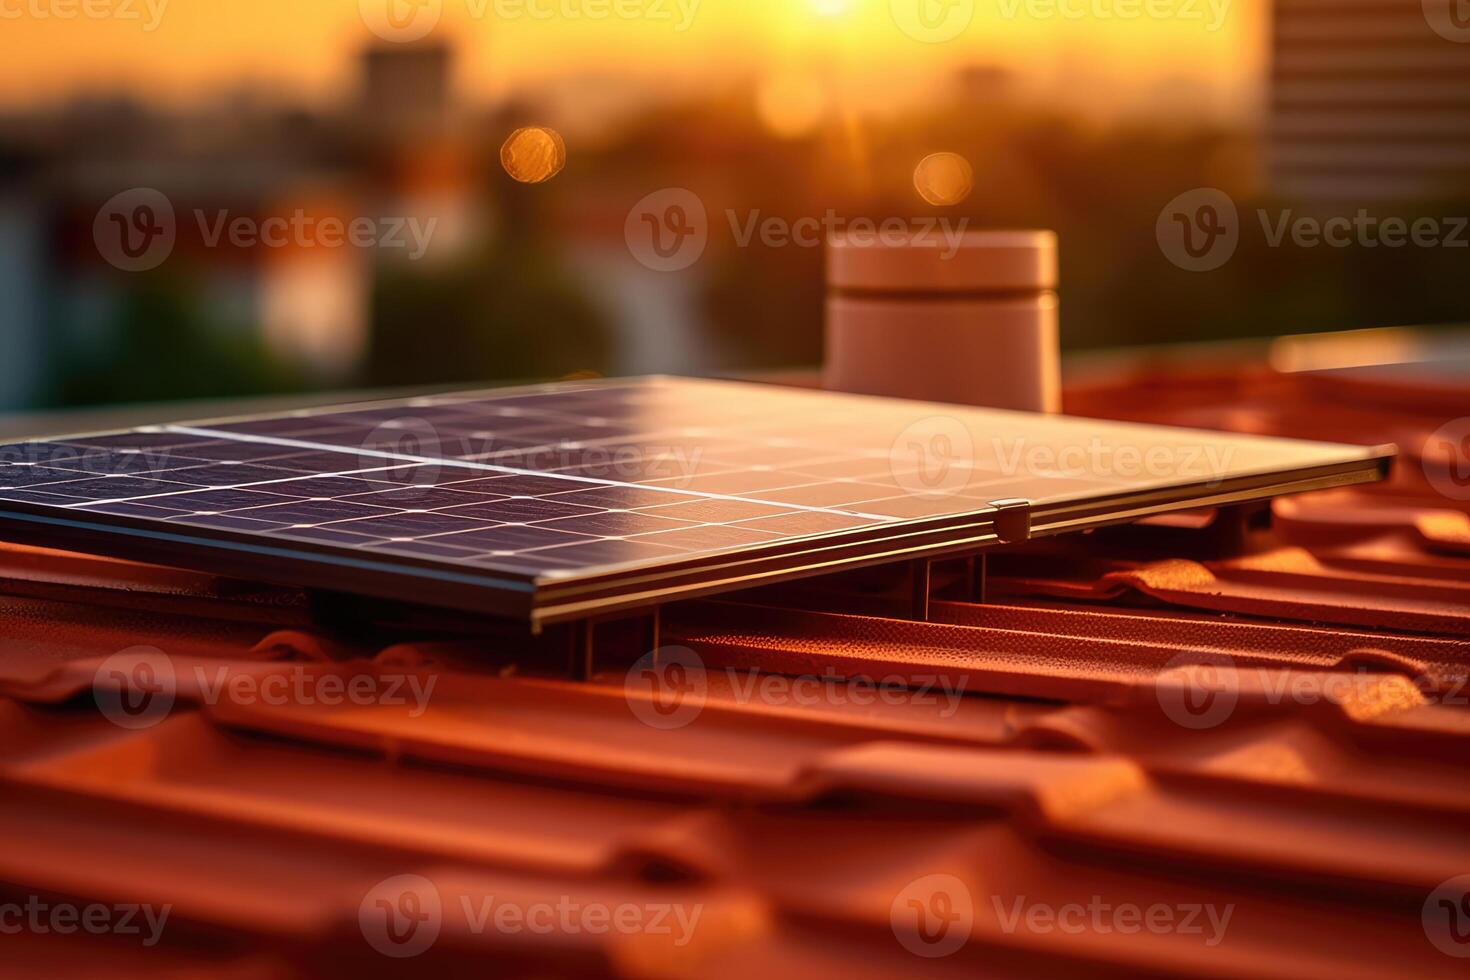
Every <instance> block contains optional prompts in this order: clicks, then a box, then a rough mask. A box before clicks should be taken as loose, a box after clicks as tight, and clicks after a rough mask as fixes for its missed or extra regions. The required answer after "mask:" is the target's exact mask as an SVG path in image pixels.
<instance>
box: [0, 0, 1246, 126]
mask: <svg viewBox="0 0 1470 980" xmlns="http://www.w3.org/2000/svg"><path fill="white" fill-rule="evenodd" d="M1163 2H1164V3H1165V4H1166V5H1168V4H1171V3H1172V9H1174V10H1176V11H1177V16H1173V17H1170V18H1166V19H1149V18H1146V17H1135V18H1132V19H1126V18H1125V17H1123V16H1120V11H1123V10H1124V9H1125V8H1127V7H1128V5H1129V0H0V39H3V45H4V52H5V57H4V58H3V59H0V100H3V101H4V102H6V103H9V104H17V103H21V104H23V103H31V102H36V101H49V100H51V99H55V98H58V97H65V96H67V95H69V94H71V93H74V92H77V91H82V90H91V91H116V90H120V89H121V90H127V91H134V92H138V93H140V94H143V95H147V96H149V97H157V98H173V99H188V98H191V97H207V96H208V95H209V94H211V93H212V92H215V91H218V90H221V89H228V88H239V87H241V86H242V85H245V84H253V83H263V84H267V85H272V86H276V87H279V88H282V89H286V90H288V91H291V92H294V93H299V94H303V95H306V96H308V97H319V98H330V97H334V96H336V95H339V94H340V93H341V92H343V91H345V89H346V87H347V86H348V84H349V83H350V80H351V77H352V76H351V72H352V70H353V64H352V55H353V53H354V52H355V51H356V50H357V49H359V48H360V47H361V45H362V44H363V43H364V42H365V41H367V40H369V39H370V38H372V37H373V35H372V33H371V32H370V30H369V28H368V26H367V25H368V22H370V21H376V22H377V23H382V22H383V21H382V17H383V12H384V9H385V5H386V4H387V3H394V4H397V5H399V6H397V7H396V8H395V12H396V13H397V14H398V16H399V20H398V21H397V23H415V24H423V23H434V24H435V26H434V28H433V31H432V33H431V35H430V36H434V37H445V38H451V39H453V40H455V41H456V42H457V44H458V49H459V51H460V55H461V60H460V69H459V83H460V86H461V91H462V92H463V93H464V94H466V95H468V96H471V97H476V96H484V97H494V96H498V95H503V94H506V93H507V92H510V91H514V90H516V89H518V88H527V87H535V86H538V85H541V84H545V83H547V82H556V81H564V80H568V79H575V78H578V77H587V76H592V75H602V76H614V77H617V76H623V77H627V78H629V79H630V80H640V79H654V80H662V82H663V83H665V84H667V83H669V82H677V83H678V87H679V88H681V89H682V88H684V87H686V86H687V85H688V84H689V83H694V84H698V83H702V82H708V83H712V84H713V83H719V82H720V81H723V80H726V79H729V78H732V77H738V76H740V75H741V74H748V73H751V72H754V73H756V74H757V75H759V76H769V75H773V74H783V73H792V72H795V73H820V74H821V75H822V76H823V77H825V78H828V79H832V80H835V83H836V84H838V85H840V86H841V88H842V90H843V92H844V94H845V97H848V98H850V99H852V100H854V101H855V102H857V103H867V104H871V105H872V106H874V107H881V106H883V105H884V104H885V103H889V102H901V101H903V100H905V99H912V98H917V97H921V93H922V92H923V91H924V90H925V87H926V85H930V84H932V82H933V80H934V78H935V77H936V76H938V75H940V74H942V73H944V72H947V71H949V70H952V69H953V68H954V67H955V66H957V65H961V64H966V63H982V64H999V65H1003V66H1006V67H1010V68H1014V69H1017V70H1018V71H1019V72H1020V73H1021V75H1022V76H1023V77H1024V78H1025V79H1027V80H1028V81H1029V82H1031V83H1033V84H1035V85H1037V86H1040V87H1042V88H1044V89H1046V90H1047V91H1049V92H1051V93H1052V94H1060V95H1061V96H1062V97H1064V98H1072V99H1075V100H1076V101H1077V102H1079V103H1083V104H1087V103H1089V102H1090V103H1091V104H1093V105H1094V106H1096V107H1104V108H1105V107H1106V106H1107V104H1108V103H1110V102H1111V103H1114V104H1121V103H1126V102H1128V101H1130V100H1134V99H1137V98H1140V97H1142V98H1148V97H1150V96H1154V97H1157V96H1158V95H1159V93H1161V92H1164V93H1167V92H1173V93H1175V94H1176V95H1178V96H1179V97H1180V98H1188V99H1198V100H1199V101H1200V103H1201V105H1208V106H1210V107H1212V108H1226V109H1228V108H1230V107H1232V106H1233V105H1235V104H1238V103H1240V102H1242V101H1243V100H1245V99H1248V98H1249V97H1250V95H1251V92H1252V85H1253V82H1254V79H1255V78H1256V76H1257V73H1258V72H1259V71H1260V57H1261V54H1260V49H1261V43H1260V34H1261V29H1262V28H1261V19H1262V0H1163ZM415 4H422V5H426V6H423V7H422V9H420V8H417V7H415V6H414V5H415ZM917 4H927V5H929V6H927V7H926V8H924V10H923V11H921V12H927V13H928V14H929V15H930V20H929V21H928V22H924V21H915V20H914V17H915V13H914V8H915V5H917ZM84 5H86V6H84ZM435 5H438V7H439V11H438V14H437V20H430V21H416V20H415V18H417V17H430V18H432V17H434V11H435ZM905 5H907V6H905ZM947 5H954V6H953V7H950V6H947ZM1135 5H1136V4H1135ZM87 7H90V8H91V9H92V10H93V11H94V12H98V11H104V12H105V11H112V12H113V15H112V16H108V17H88V16H86V15H85V14H83V13H82V12H81V11H83V10H85V9H87ZM620 12H621V13H623V14H626V13H630V12H641V13H642V14H643V16H640V17H638V18H637V19H628V18H627V17H624V16H620V15H619V14H620ZM67 14H71V16H70V17H68V16H66V15H67ZM533 14H534V15H533ZM599 14H600V16H599ZM946 16H948V17H951V18H963V19H951V20H947V21H946V20H943V18H944V17H946ZM900 21H906V22H907V23H910V24H918V25H919V31H920V32H921V33H922V31H923V30H924V29H925V28H924V24H925V23H930V24H935V23H937V24H940V27H938V28H936V30H937V31H939V33H940V34H941V35H942V34H944V33H946V32H948V33H954V34H955V36H954V37H953V38H946V37H942V36H941V37H931V39H930V40H924V39H916V38H915V37H914V36H912V34H913V33H914V32H912V31H911V32H909V33H906V32H905V30H904V29H903V28H901V27H900V23H899V22H900ZM150 26H151V27H152V29H151V30H150V29H148V28H149V27H150Z"/></svg>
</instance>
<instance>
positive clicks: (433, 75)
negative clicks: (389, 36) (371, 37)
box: [362, 42, 454, 132]
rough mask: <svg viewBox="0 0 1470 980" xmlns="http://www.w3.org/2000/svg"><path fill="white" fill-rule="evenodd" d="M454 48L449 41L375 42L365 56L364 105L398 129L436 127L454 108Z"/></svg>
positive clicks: (379, 120)
mask: <svg viewBox="0 0 1470 980" xmlns="http://www.w3.org/2000/svg"><path fill="white" fill-rule="evenodd" d="M453 64H454V58H453V52H452V51H451V50H450V47H449V45H447V44H443V43H434V42H425V43H422V44H380V45H374V46H373V47H370V48H368V49H367V50H366V51H364V52H363V55H362V109H363V111H364V112H365V113H366V114H367V115H368V116H369V117H370V118H371V119H373V120H374V121H375V123H376V124H378V125H380V126H385V127H387V128H389V129H392V130H394V131H397V132H415V131H424V130H433V129H435V128H437V127H440V126H442V125H443V124H444V122H445V121H446V118H447V116H448V113H449V109H450V100H451V97H452V93H451V77H450V76H451V72H452V69H453Z"/></svg>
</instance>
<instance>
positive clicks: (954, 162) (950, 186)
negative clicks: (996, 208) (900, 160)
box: [914, 153, 975, 206]
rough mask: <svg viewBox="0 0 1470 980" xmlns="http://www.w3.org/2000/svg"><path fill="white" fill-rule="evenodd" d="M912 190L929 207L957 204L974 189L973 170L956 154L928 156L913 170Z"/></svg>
mask: <svg viewBox="0 0 1470 980" xmlns="http://www.w3.org/2000/svg"><path fill="white" fill-rule="evenodd" d="M914 189H915V190H917V191H918V192H919V196H920V197H922V198H923V199H924V200H926V201H928V202H929V203H930V204H935V205H941V206H944V205H950V204H959V203H960V202H961V201H963V200H964V199H965V198H967V197H969V196H970V192H971V191H973V190H974V189H975V168H974V167H971V166H970V161H969V160H966V159H965V158H964V157H962V156H960V155H959V154H958V153H931V154H929V155H928V156H926V157H925V158H924V159H922V160H920V161H919V165H918V166H917V167H915V168H914Z"/></svg>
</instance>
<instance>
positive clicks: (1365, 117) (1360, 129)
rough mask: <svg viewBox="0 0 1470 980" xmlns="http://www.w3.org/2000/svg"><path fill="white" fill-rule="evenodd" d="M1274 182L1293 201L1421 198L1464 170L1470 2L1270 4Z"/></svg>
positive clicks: (1458, 180) (1286, 0)
mask: <svg viewBox="0 0 1470 980" xmlns="http://www.w3.org/2000/svg"><path fill="white" fill-rule="evenodd" d="M1271 50H1272V57H1271V82H1272V85H1271V96H1270V120H1269V124H1270V140H1269V144H1270V146H1269V159H1270V170H1271V181H1272V186H1273V189H1274V190H1275V191H1276V192H1277V193H1278V194H1279V195H1281V196H1283V197H1287V198H1292V199H1297V200H1303V201H1345V200H1346V201H1354V202H1365V203H1372V202H1376V201H1384V200H1405V199H1409V200H1425V199H1435V198H1442V197H1447V196H1449V195H1450V192H1452V191H1462V190H1463V188H1464V187H1465V185H1466V178H1467V176H1470V5H1467V4H1466V3H1464V0H1350V2H1344V0H1275V5H1274V8H1273V18H1272V26H1271Z"/></svg>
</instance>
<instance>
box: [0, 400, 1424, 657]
mask: <svg viewBox="0 0 1470 980" xmlns="http://www.w3.org/2000/svg"><path fill="white" fill-rule="evenodd" d="M644 380H645V381H649V382H657V381H671V380H677V379H644ZM710 384H714V383H710ZM757 387H758V386H757ZM527 390H533V389H492V390H491V391H488V392H483V393H471V392H464V393H455V394H454V395H452V396H449V397H466V396H468V395H470V394H485V395H487V396H492V397H497V398H498V397H503V396H506V395H514V394H516V393H517V392H525V391H527ZM534 390H541V389H540V386H538V388H537V389H534ZM782 390H783V391H784V390H788V389H782ZM811 394H812V395H813V396H814V397H823V396H821V395H820V394H819V393H815V392H814V393H811ZM833 397H838V396H833ZM840 397H851V396H840ZM391 404H395V403H393V402H369V403H363V404H359V405H342V406H330V407H328V408H323V409H320V410H315V411H313V412H310V413H307V414H316V412H317V411H321V412H328V411H335V412H347V411H361V410H364V409H370V408H374V407H379V406H387V405H391ZM905 404H909V405H919V404H920V403H905ZM956 409H957V410H959V409H958V407H956ZM276 417H280V416H279V414H273V415H253V416H241V417H238V418H234V419H218V420H210V421H209V422H202V423H197V425H200V426H214V425H218V424H224V423H239V422H246V421H256V420H264V419H270V418H276ZM1078 421H1082V420H1078ZM1099 424H1104V423H1099ZM161 428H165V429H172V430H175V431H182V432H188V431H192V430H190V429H189V428H188V427H187V426H165V427H161ZM137 431H139V430H126V432H113V433H98V434H91V435H87V436H84V435H80V434H79V435H74V436H70V437H66V436H57V437H54V439H53V440H52V441H56V442H63V443H64V442H67V441H68V439H75V440H81V439H87V438H97V437H98V436H111V435H124V434H131V433H133V432H137ZM1219 435H1220V436H1221V438H1225V437H1227V434H1224V433H1221V434H1219ZM240 438H244V439H247V440H248V438H249V437H248V436H242V437H240ZM1342 448H1343V449H1349V448H1351V449H1353V450H1355V452H1354V453H1353V454H1351V455H1349V456H1347V457H1345V458H1343V459H1342V460H1341V461H1338V462H1333V463H1330V464H1326V465H1317V466H1304V467H1301V468H1297V469H1291V470H1282V469H1281V468H1280V467H1276V468H1267V469H1263V470H1260V471H1259V472H1243V473H1237V474H1234V475H1232V476H1229V477H1227V478H1225V479H1223V480H1217V481H1210V482H1199V483H1181V484H1174V485H1169V486H1164V487H1152V488H1150V487H1142V488H1138V489H1131V488H1122V489H1121V490H1120V491H1119V492H1116V493H1104V494H1098V493H1089V494H1087V495H1086V496H1082V497H1079V498H1077V499H1068V498H1067V497H1065V496H1063V497H1060V498H1056V499H1049V500H1045V501H1041V502H1037V503H1033V502H1032V501H1028V500H1020V499H997V500H995V501H992V502H991V503H990V504H989V505H986V506H976V507H973V508H971V509H969V510H968V511H965V512H963V513H952V514H946V515H942V516H925V517H917V518H911V519H902V520H899V519H895V520H891V521H887V522H884V523H881V524H875V525H869V526H866V527H857V528H845V529H840V530H834V531H822V532H817V533H812V534H807V535H804V536H800V537H788V538H784V539H781V540H778V541H775V542H772V543H761V544H755V545H752V544H743V545H737V546H731V547H727V548H723V549H710V550H707V551H704V552H701V553H699V554H697V555H691V556H689V557H685V558H660V559H647V560H644V561H633V562H626V563H622V564H618V565H607V566H591V567H587V568H583V569H579V570H558V571H554V572H549V573H546V572H535V571H531V570H529V569H523V570H515V569H512V568H509V567H501V568H496V567H488V566H475V565H455V564H451V563H448V562H441V561H436V560H434V559H432V558H426V557H418V556H414V555H410V554H403V553H394V554H391V555H389V554H383V555H381V556H379V555H376V554H374V553H372V552H367V551H364V550H361V549H356V548H352V547H348V546H344V545H334V544H331V543H326V542H321V541H313V540H307V539H301V538H293V539H291V540H289V541H280V540H275V539H267V538H264V537H263V536H261V535H259V534H252V533H247V532H243V531H234V530H230V529H226V528H218V527H207V526H198V525H171V524H166V523H163V522H160V521H157V520H153V519H147V518H135V517H131V516H127V515H123V514H112V513H106V512H100V511H95V510H86V511H83V510H77V509H68V508H60V507H57V506H55V505H49V504H32V503H29V502H25V501H12V500H4V501H0V506H3V508H4V511H3V512H0V534H3V535H4V536H5V537H6V538H8V539H10V540H15V541H18V542H21V543H28V544H33V545H38V546H43V547H62V548H70V549H73V550H77V551H83V552H90V553H96V554H103V555H109V556H112V557H118V558H124V559H131V560H137V561H145V562H152V563H157V564H164V565H176V566H184V567H190V568H194V569H198V570H201V571H206V572H211V573H215V574H222V575H228V576H231V577H235V578H244V579H256V580H260V581H268V582H275V583H279V584H283V585H290V586H296V587H305V588H311V589H321V590H329V591H337V592H349V593H358V594H363V595H367V596H375V597H381V598H386V599H393V600H400V601H408V602H413V603H419V604H423V605H428V606H437V607H444V608H453V609H459V610H466V611H470V612H476V613H482V614H486V615H490V616H496V617H504V618H507V619H515V620H521V621H528V622H529V623H530V624H531V625H532V626H533V628H539V627H540V626H541V625H545V624H553V623H558V622H565V621H572V620H577V619H583V618H591V617H594V616H599V615H604V614H610V613H618V612H623V611H628V610H635V609H639V608H644V607H650V606H656V605H658V604H661V603H664V602H668V601H672V600H676V599H685V598H695V597H698V596H704V595H710V594H715V593H719V592H727V591H732V590H735V589H741V588H748V587H754V586H759V585H770V584H776V583H779V582H783V581H788V580H793V579H798V578H804V577H809V576H813V575H820V574H824V573H829V572H839V571H846V570H851V569H857V568H862V567H866V566H872V565H878V564H886V563H892V562H899V561H904V560H913V559H931V558H944V557H961V556H965V555H970V554H975V553H977V552H980V551H983V550H984V549H986V548H990V547H994V546H997V545H1000V544H1005V543H1012V542H1017V541H1023V540H1025V539H1027V538H1029V537H1032V536H1042V535H1052V534H1060V533H1066V532H1075V531H1081V530H1086V529H1090V528H1095V527H1103V526H1107V525H1111V524H1120V523H1127V522H1131V521H1134V520H1137V519H1139V518H1141V517H1146V516H1149V515H1151V514H1158V513H1164V512H1168V511H1175V510H1182V509H1193V508H1199V507H1208V506H1227V505H1229V504H1234V503H1244V502H1248V501H1253V500H1261V499H1266V498H1269V497H1273V496H1278V495H1283V494H1290V493H1298V492H1303V491H1308V490H1319V489H1326V488H1329V487H1338V486H1347V485H1351V484H1357V483H1366V482H1372V481H1374V480H1378V479H1381V478H1383V477H1384V476H1385V475H1386V474H1387V472H1388V469H1389V467H1390V465H1391V463H1392V457H1393V454H1394V452H1395V450H1394V448H1393V447H1391V446H1380V447H1342ZM343 451H350V450H343ZM442 462H443V463H444V464H445V465H447V466H456V465H465V464H463V463H462V462H457V461H456V460H454V459H452V458H446V459H444V460H443V461H442Z"/></svg>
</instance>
